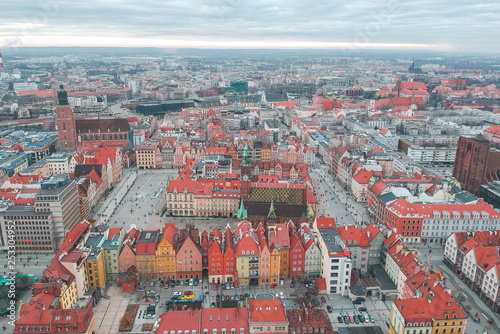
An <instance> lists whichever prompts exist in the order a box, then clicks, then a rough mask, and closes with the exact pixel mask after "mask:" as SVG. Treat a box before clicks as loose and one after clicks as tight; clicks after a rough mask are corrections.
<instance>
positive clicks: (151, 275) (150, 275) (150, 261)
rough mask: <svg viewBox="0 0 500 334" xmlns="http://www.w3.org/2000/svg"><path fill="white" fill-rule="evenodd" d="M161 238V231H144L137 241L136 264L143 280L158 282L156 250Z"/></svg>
mask: <svg viewBox="0 0 500 334" xmlns="http://www.w3.org/2000/svg"><path fill="white" fill-rule="evenodd" d="M159 237H160V231H159V230H143V231H142V232H141V233H140V234H139V238H138V239H137V248H136V256H135V263H136V265H137V271H138V272H139V276H140V277H141V278H142V279H149V280H156V279H158V272H157V266H156V249H157V246H158V240H159Z"/></svg>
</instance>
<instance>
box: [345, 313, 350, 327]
mask: <svg viewBox="0 0 500 334" xmlns="http://www.w3.org/2000/svg"><path fill="white" fill-rule="evenodd" d="M350 320H351V319H349V317H348V316H347V315H344V323H345V324H346V325H348V324H349V322H350Z"/></svg>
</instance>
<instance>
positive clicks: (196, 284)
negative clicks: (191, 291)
mask: <svg viewBox="0 0 500 334" xmlns="http://www.w3.org/2000/svg"><path fill="white" fill-rule="evenodd" d="M193 284H194V286H198V277H196V278H195V279H194V282H193Z"/></svg>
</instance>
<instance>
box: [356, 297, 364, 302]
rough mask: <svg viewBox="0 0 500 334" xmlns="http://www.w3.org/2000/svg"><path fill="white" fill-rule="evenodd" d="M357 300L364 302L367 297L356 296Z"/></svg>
mask: <svg viewBox="0 0 500 334" xmlns="http://www.w3.org/2000/svg"><path fill="white" fill-rule="evenodd" d="M356 300H359V301H360V302H364V301H365V299H364V298H363V297H358V298H356Z"/></svg>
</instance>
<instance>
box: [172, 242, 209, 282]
mask: <svg viewBox="0 0 500 334" xmlns="http://www.w3.org/2000/svg"><path fill="white" fill-rule="evenodd" d="M184 234H185V235H184V236H181V237H180V240H179V242H178V246H177V251H176V254H175V256H176V261H177V265H176V279H191V278H193V279H194V278H202V273H203V270H202V261H203V258H202V254H201V249H200V247H199V246H198V243H197V242H196V241H195V240H194V239H193V237H192V236H191V234H189V233H184Z"/></svg>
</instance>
